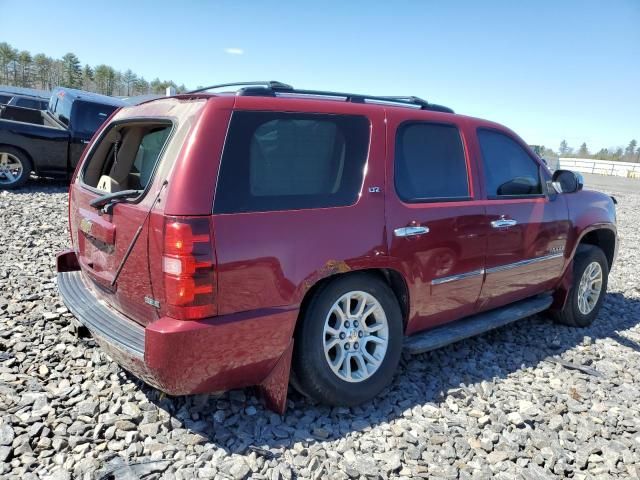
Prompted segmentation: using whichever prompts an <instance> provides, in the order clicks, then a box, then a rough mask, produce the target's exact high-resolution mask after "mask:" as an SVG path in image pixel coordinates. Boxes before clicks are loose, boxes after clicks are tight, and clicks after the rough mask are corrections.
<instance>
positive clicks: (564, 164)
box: [549, 158, 640, 178]
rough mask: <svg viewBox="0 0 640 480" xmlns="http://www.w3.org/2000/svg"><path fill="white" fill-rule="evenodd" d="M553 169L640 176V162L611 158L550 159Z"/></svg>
mask: <svg viewBox="0 0 640 480" xmlns="http://www.w3.org/2000/svg"><path fill="white" fill-rule="evenodd" d="M549 168H550V169H551V170H558V169H560V168H562V169H564V170H573V171H576V172H583V173H598V174H600V175H614V176H616V177H629V178H640V163H632V162H612V161H609V160H593V159H590V158H558V159H556V160H555V162H554V161H553V160H549Z"/></svg>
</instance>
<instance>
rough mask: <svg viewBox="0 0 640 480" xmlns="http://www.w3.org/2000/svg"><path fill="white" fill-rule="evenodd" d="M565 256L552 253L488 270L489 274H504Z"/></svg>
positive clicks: (562, 253)
mask: <svg viewBox="0 0 640 480" xmlns="http://www.w3.org/2000/svg"><path fill="white" fill-rule="evenodd" d="M563 256H564V252H561V253H552V254H550V255H544V256H542V257H535V258H528V259H527V260H520V261H519V262H514V263H507V264H506V265H498V266H497V267H491V268H487V269H486V271H487V273H495V272H502V271H504V270H510V269H512V268H518V267H524V266H525V265H531V264H532V263H538V262H544V261H546V260H553V259H554V258H560V257H563Z"/></svg>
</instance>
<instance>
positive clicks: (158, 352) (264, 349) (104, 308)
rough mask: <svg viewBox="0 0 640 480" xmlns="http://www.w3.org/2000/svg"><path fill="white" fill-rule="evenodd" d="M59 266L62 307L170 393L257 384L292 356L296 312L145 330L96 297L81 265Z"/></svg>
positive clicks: (164, 321)
mask: <svg viewBox="0 0 640 480" xmlns="http://www.w3.org/2000/svg"><path fill="white" fill-rule="evenodd" d="M63 255H65V254H63ZM67 255H75V254H72V253H68V254H67ZM60 257H62V255H61V256H60ZM60 257H59V261H58V265H60V266H61V267H62V268H61V269H60V270H64V265H73V261H72V259H71V260H70V259H66V260H65V259H62V260H61V259H60ZM60 270H59V272H58V289H59V291H60V295H61V297H62V299H63V301H64V303H65V305H66V306H67V308H68V309H69V311H70V312H71V313H73V314H74V315H75V316H76V318H77V319H78V321H79V322H80V323H81V324H83V325H84V326H86V327H87V328H88V329H89V331H90V332H91V333H92V335H93V337H94V338H95V339H96V341H97V342H98V344H99V345H100V346H101V347H102V348H103V349H104V350H105V351H106V352H107V353H108V354H109V355H110V356H111V357H112V358H113V359H114V360H115V361H116V362H118V363H119V364H120V365H121V366H122V367H123V368H125V369H126V370H128V371H130V372H131V373H133V374H134V375H136V376H138V377H140V378H142V379H143V380H144V381H145V382H147V383H149V384H150V385H152V386H154V387H156V388H158V389H160V390H162V391H164V392H166V393H168V394H170V395H188V394H195V393H209V392H218V391H224V390H230V389H234V388H242V387H247V386H251V385H259V384H262V383H264V382H265V381H266V380H267V379H268V377H269V375H270V374H271V373H272V372H273V371H274V369H275V367H276V366H277V365H278V362H279V361H280V360H281V358H284V357H286V356H287V354H289V355H290V349H291V342H292V340H291V339H292V336H293V328H294V324H295V320H296V317H297V310H295V309H268V310H261V311H255V312H248V313H242V314H234V315H224V316H219V317H213V318H210V319H205V320H199V321H181V320H176V319H173V318H169V317H161V318H159V319H158V320H155V321H153V322H151V323H149V324H148V326H147V327H146V328H144V327H143V326H141V325H140V324H138V323H136V322H134V321H133V320H131V319H130V318H128V317H126V316H124V315H122V314H121V313H119V312H118V311H116V310H114V309H113V308H111V307H110V306H108V305H106V304H105V303H104V302H102V301H100V300H98V299H97V298H96V296H95V295H94V294H93V286H92V285H91V281H90V280H88V279H86V278H85V276H84V275H83V274H82V271H81V270H73V271H60ZM287 377H288V366H287ZM285 392H286V386H285Z"/></svg>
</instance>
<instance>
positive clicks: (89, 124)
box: [72, 101, 118, 135]
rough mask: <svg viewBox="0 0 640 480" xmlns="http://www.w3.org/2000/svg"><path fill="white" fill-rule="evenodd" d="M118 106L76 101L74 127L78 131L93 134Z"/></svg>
mask: <svg viewBox="0 0 640 480" xmlns="http://www.w3.org/2000/svg"><path fill="white" fill-rule="evenodd" d="M117 108H118V107H116V106H113V105H102V104H100V103H92V102H83V101H76V102H75V105H74V106H73V122H72V123H73V129H74V130H75V132H76V133H84V134H86V135H93V134H94V133H95V132H96V131H97V130H98V128H100V126H101V125H102V124H103V123H104V122H105V121H106V120H107V118H109V116H110V115H111V114H112V113H113V111H114V110H115V109H117Z"/></svg>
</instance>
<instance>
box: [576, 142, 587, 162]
mask: <svg viewBox="0 0 640 480" xmlns="http://www.w3.org/2000/svg"><path fill="white" fill-rule="evenodd" d="M578 156H579V157H581V158H586V157H588V156H589V149H588V148H587V143H586V142H583V143H582V145H580V150H578Z"/></svg>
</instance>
